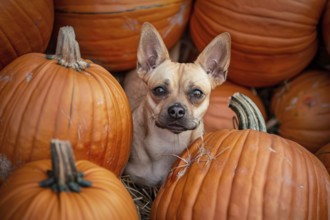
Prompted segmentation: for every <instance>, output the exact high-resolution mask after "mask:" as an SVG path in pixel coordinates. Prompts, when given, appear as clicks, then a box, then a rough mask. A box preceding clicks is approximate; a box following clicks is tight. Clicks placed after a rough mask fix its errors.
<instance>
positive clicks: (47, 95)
mask: <svg viewBox="0 0 330 220" xmlns="http://www.w3.org/2000/svg"><path fill="white" fill-rule="evenodd" d="M45 64H46V65H47V64H48V65H52V63H48V62H47V61H46V63H45ZM48 65H47V66H48ZM43 73H44V71H42V72H41V71H38V74H41V75H42V78H44V77H46V74H43ZM57 73H58V71H56V72H55V73H54V74H52V78H51V77H49V76H47V79H48V80H49V79H51V80H50V81H49V82H48V83H49V85H53V81H54V80H55V78H56V76H58V74H57ZM34 91H35V89H34ZM50 91H51V86H48V88H47V91H46V92H45V98H44V100H43V102H42V105H41V107H40V112H39V114H38V120H37V121H36V127H35V134H38V133H39V125H40V120H41V119H42V118H43V117H42V116H43V114H42V113H43V112H44V111H43V109H44V107H45V102H46V101H47V99H48V98H49V93H50ZM59 91H62V90H59ZM30 99H31V97H30V98H29V102H28V103H31V102H30ZM20 121H21V123H22V122H23V120H20ZM20 128H21V126H20ZM36 139H37V135H34V136H33V140H32V143H31V144H32V146H35V144H36ZM15 149H16V147H15ZM34 150H35V148H34V147H31V150H30V154H29V157H28V160H31V159H32V155H33V153H34ZM15 155H16V154H15Z"/></svg>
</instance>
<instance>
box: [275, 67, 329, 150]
mask: <svg viewBox="0 0 330 220" xmlns="http://www.w3.org/2000/svg"><path fill="white" fill-rule="evenodd" d="M329 93H330V74H329V72H326V71H319V70H309V71H305V72H303V73H302V74H301V75H299V76H298V77H296V78H295V79H293V80H291V81H290V82H288V83H287V84H286V85H284V86H282V87H280V88H278V89H277V90H275V92H274V94H273V97H272V100H271V106H270V107H271V111H272V112H273V114H274V116H275V118H276V119H277V121H278V123H279V128H278V131H277V132H278V133H279V134H280V135H281V136H283V137H285V138H288V139H291V140H293V141H296V142H298V143H299V144H301V145H302V146H304V147H306V148H307V149H308V150H310V151H311V152H313V153H315V152H316V151H317V150H318V149H319V148H320V147H321V146H323V145H325V144H327V143H328V142H330V123H329V122H330V105H329V104H330V96H329Z"/></svg>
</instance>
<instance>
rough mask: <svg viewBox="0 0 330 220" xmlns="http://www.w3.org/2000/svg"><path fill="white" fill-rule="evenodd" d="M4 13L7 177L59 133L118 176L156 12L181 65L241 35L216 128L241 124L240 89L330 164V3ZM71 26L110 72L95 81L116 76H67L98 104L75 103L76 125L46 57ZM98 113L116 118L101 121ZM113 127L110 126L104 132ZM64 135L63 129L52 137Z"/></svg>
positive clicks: (215, 112) (15, 4)
mask: <svg viewBox="0 0 330 220" xmlns="http://www.w3.org/2000/svg"><path fill="white" fill-rule="evenodd" d="M0 10H1V11H2V14H1V15H0V30H1V31H0V32H1V33H0V185H1V184H2V181H3V180H4V179H5V178H6V177H7V176H8V173H9V171H12V170H14V169H16V168H19V167H20V166H23V165H24V164H25V163H27V162H29V161H36V160H40V159H47V158H49V152H48V151H47V152H46V150H43V153H42V154H40V155H39V154H38V155H37V156H35V157H33V153H31V152H32V150H31V149H32V148H36V147H40V146H42V147H40V148H45V146H48V145H49V142H50V140H51V139H52V138H69V139H71V141H72V142H73V147H74V149H75V150H74V151H76V152H75V154H76V156H77V159H87V160H90V161H92V162H94V163H97V164H98V165H100V166H103V167H105V168H107V169H109V170H110V171H111V172H114V173H115V175H116V176H117V177H119V176H120V174H121V171H122V169H123V167H124V165H125V162H126V161H127V159H128V153H127V152H128V148H129V146H130V143H131V138H132V130H131V129H132V127H131V123H132V121H131V120H132V119H131V117H130V115H129V106H128V102H127V98H126V97H125V94H124V91H123V90H122V88H121V86H120V83H121V82H122V80H123V78H124V77H125V74H126V72H128V71H130V70H132V69H134V67H135V65H136V49H137V43H138V38H139V34H140V28H141V26H142V24H143V22H146V21H147V22H150V23H151V24H153V25H154V26H155V27H156V28H157V29H158V31H159V32H160V34H161V35H162V37H163V38H164V41H165V44H166V45H167V47H168V48H174V47H175V45H177V47H176V48H179V49H180V50H179V54H177V55H178V56H177V57H178V61H180V62H193V61H194V59H195V58H196V57H197V55H198V54H199V52H200V51H201V50H202V49H203V48H204V47H205V46H206V45H207V43H208V42H210V41H211V40H212V39H213V38H214V37H215V36H217V35H218V34H219V33H222V32H225V31H226V32H229V33H230V34H231V37H232V60H231V65H230V69H229V73H228V77H229V79H228V82H226V84H224V85H223V86H220V87H218V88H216V89H215V91H214V92H213V93H212V94H211V99H210V105H209V110H208V112H207V113H206V115H205V128H206V131H207V132H209V131H216V130H221V129H227V128H228V129H233V128H237V125H236V123H235V120H234V118H233V117H234V113H233V112H232V110H230V109H229V108H228V106H227V102H226V100H228V98H229V97H230V96H231V95H232V94H234V93H235V92H237V91H240V92H242V93H244V94H246V95H248V96H249V97H251V98H252V99H253V100H254V102H255V103H256V104H257V106H258V107H259V109H261V112H262V114H263V116H264V119H265V120H266V122H267V129H268V132H269V133H274V134H276V135H279V136H282V137H284V138H286V139H288V140H291V141H294V142H297V143H298V144H299V145H301V146H302V147H304V148H305V149H306V150H307V151H309V152H310V153H312V154H315V156H317V158H319V161H320V162H322V163H323V164H324V165H325V166H326V168H327V169H328V171H329V164H330V156H329V155H330V151H329V144H330V34H329V33H330V1H329V0H315V1H309V0H304V1H299V2H297V1H286V0H281V1H275V0H270V1H263V0H258V1H253V2H251V1H248V0H233V1H226V0H157V1H150V0H149V1H147V0H143V1H132V0H118V1H112V0H102V1H101V0H82V1H78V0H69V1H66V0H58V1H53V0H45V1H41V0H35V1H33V4H32V3H30V2H29V3H27V2H26V3H25V2H24V1H23V2H22V1H18V0H2V1H1V3H0ZM63 26H72V27H73V28H74V30H75V34H76V40H77V42H78V43H79V45H80V51H81V57H82V58H83V59H84V60H86V62H88V63H90V65H91V66H92V68H95V69H100V70H99V71H101V72H102V73H101V74H99V73H98V76H101V75H102V77H101V78H102V79H101V78H97V77H95V78H96V79H95V82H88V83H92V84H94V85H96V84H97V83H100V81H107V83H106V84H107V85H109V84H111V86H109V88H108V87H106V86H100V89H99V90H98V91H93V90H92V89H90V88H91V87H89V90H88V89H87V90H88V91H87V90H86V88H88V87H87V84H88V83H86V84H84V83H77V82H78V81H79V80H75V79H74V77H68V79H67V80H68V81H67V87H66V88H67V91H69V90H71V89H72V87H70V86H72V85H73V84H72V83H73V82H74V83H77V84H76V85H77V87H76V89H77V88H80V87H78V86H81V88H80V89H79V91H80V92H81V95H77V98H79V97H81V98H80V99H81V102H84V100H83V99H84V98H83V97H84V95H83V94H84V92H86V91H87V92H88V94H89V95H86V100H85V101H87V103H90V104H86V105H82V104H81V103H80V104H79V103H76V104H74V106H73V108H70V106H69V105H66V106H67V107H68V106H69V107H68V108H67V109H66V110H65V111H66V114H68V113H67V112H70V111H74V112H73V115H76V116H75V117H76V118H74V120H76V121H73V122H72V123H73V124H72V127H69V128H68V127H67V119H65V118H64V117H62V118H61V114H62V113H63V112H62V113H61V112H60V111H59V112H55V110H60V109H57V108H56V107H54V106H52V104H56V105H57V106H59V105H60V104H58V103H60V102H61V101H63V102H65V103H66V104H68V103H70V99H67V100H65V99H64V98H63V97H60V96H59V95H58V96H57V95H56V92H57V90H56V89H57V88H60V87H57V85H56V84H54V82H53V81H51V80H52V77H53V76H52V75H51V73H52V72H56V71H59V70H54V68H53V69H45V66H46V64H38V62H41V61H40V60H42V59H43V58H44V57H43V56H45V54H55V52H56V51H55V49H56V43H57V37H58V32H59V29H60V27H63ZM30 57H33V58H30ZM42 62H44V61H42ZM53 63H55V61H54V62H53ZM35 70H37V72H38V73H43V74H46V73H47V74H48V77H47V79H46V78H44V79H43V81H41V80H40V83H39V84H38V85H37V84H36V85H35V86H34V87H33V88H29V87H28V86H27V85H30V84H28V83H29V82H30V80H31V77H34V76H37V75H38V74H37V72H33V71H35ZM47 71H51V72H47ZM67 71H68V72H70V70H67ZM20 72H21V73H20ZM35 73H36V74H35ZM19 74H21V75H19ZM34 74H35V75H34ZM89 74H92V73H89ZM105 75H108V76H105ZM17 77H18V78H17ZM79 77H80V76H79ZM69 78H70V79H69ZM33 79H34V78H33ZM79 79H80V78H79ZM13 80H14V81H13ZM69 80H73V81H69ZM80 81H83V79H81V80H80ZM96 82H97V83H96ZM46 85H47V86H50V85H53V89H52V91H53V92H54V93H53V94H52V93H50V92H49V91H51V90H49V91H48V90H47V91H46V89H47V86H46ZM110 87H111V88H110ZM63 88H64V87H63ZM33 89H34V90H33ZM43 89H44V90H43ZM59 90H60V89H59ZM42 91H44V93H42ZM28 94H30V96H28ZM79 94H80V93H79ZM47 95H50V97H52V99H53V98H55V97H56V96H57V100H58V103H54V102H53V101H52V100H51V98H49V97H48V98H47ZM100 96H102V97H105V98H104V100H107V105H108V107H109V106H110V107H109V108H110V110H109V109H102V110H100V108H99V104H100V102H98V101H99V100H100ZM24 97H26V99H24ZM87 97H88V98H87ZM101 99H102V98H101ZM102 100H103V99H102ZM108 101H109V102H108ZM71 102H72V101H71ZM88 107H91V108H88ZM52 111H53V115H57V116H58V117H59V118H61V119H59V121H56V119H55V116H54V117H53V119H52V120H48V119H44V118H43V117H47V115H46V114H44V113H45V112H47V114H48V113H49V112H52ZM93 111H95V112H97V113H95V112H94V113H93ZM39 112H43V114H44V115H43V116H42V117H41V116H40V114H41V113H39ZM70 114H71V113H70ZM79 114H85V115H88V116H90V117H89V118H88V120H89V121H90V122H88V123H87V124H88V129H89V130H86V131H85V132H86V133H88V134H89V137H90V138H85V139H84V140H82V139H77V135H78V133H79V132H78V130H79V129H81V126H80V125H81V124H79V123H80V122H79V117H81V116H79ZM100 114H103V115H104V116H102V117H104V118H107V120H108V121H106V122H104V120H103V119H100V118H101V117H100V118H93V115H100ZM62 116H63V115H62ZM86 120H87V119H86ZM101 121H102V122H103V124H102V125H99V124H100V122H101ZM58 123H62V124H63V125H64V126H61V124H59V125H58ZM79 126H80V127H79ZM97 126H99V127H97ZM59 127H61V128H62V129H64V130H65V131H64V130H59ZM105 127H107V129H109V130H111V133H110V132H109V133H107V134H106V135H105V136H102V135H103V134H102V129H103V128H105ZM56 129H57V130H56ZM93 129H94V130H93ZM95 129H96V130H95ZM37 131H38V132H39V133H37ZM55 133H57V134H58V136H56V137H54V134H55ZM110 142H111V143H112V142H113V143H114V145H116V146H117V145H118V146H119V145H120V146H122V149H124V150H123V152H114V151H115V150H114V151H113V152H110V151H109V152H108V153H107V154H108V156H105V155H103V156H102V155H101V154H102V152H101V153H100V152H99V151H100V150H99V149H100V148H98V147H99V146H100V145H102V149H103V151H104V152H105V150H104V148H106V147H105V146H108V145H109V147H111V149H115V147H114V146H113V145H111V144H110ZM110 145H111V146H110ZM45 149H46V148H45ZM47 149H48V148H47ZM79 149H80V151H79ZM81 149H91V152H94V153H95V152H96V153H95V154H94V155H93V153H90V152H87V151H86V152H85V150H81ZM93 150H94V151H93ZM313 160H314V159H313ZM327 190H329V189H327ZM329 204H330V201H328V206H329ZM0 216H1V213H0Z"/></svg>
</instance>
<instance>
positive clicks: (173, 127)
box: [156, 121, 199, 134]
mask: <svg viewBox="0 0 330 220" xmlns="http://www.w3.org/2000/svg"><path fill="white" fill-rule="evenodd" d="M198 125H199V123H193V122H192V123H190V124H189V125H183V124H181V123H180V122H178V121H173V122H169V123H166V124H161V123H159V122H157V121H156V126H157V127H159V128H163V129H167V130H169V131H171V132H173V133H174V134H180V133H181V132H183V131H187V130H194V129H195V128H196V127H197V126H198Z"/></svg>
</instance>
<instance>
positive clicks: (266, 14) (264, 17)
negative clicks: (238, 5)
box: [198, 1, 318, 26]
mask: <svg viewBox="0 0 330 220" xmlns="http://www.w3.org/2000/svg"><path fill="white" fill-rule="evenodd" d="M204 4H205V5H207V4H209V5H211V6H209V7H212V8H218V9H220V10H219V11H221V12H223V11H222V9H224V10H227V11H230V12H232V13H234V14H237V15H244V16H247V17H252V18H255V17H256V18H259V17H262V18H263V19H267V20H275V21H280V22H283V23H287V20H285V19H282V18H281V17H280V16H277V17H275V16H274V17H272V16H270V13H269V12H272V10H266V9H265V13H260V14H258V13H256V14H253V15H252V14H251V12H250V13H245V12H243V11H239V10H236V9H235V7H232V8H230V7H228V6H227V7H226V6H225V5H219V4H214V3H213V4H212V3H211V2H210V1H205V3H204ZM198 9H199V10H203V9H204V8H203V7H199V8H198ZM256 12H261V10H259V11H256ZM204 14H205V15H208V14H209V13H208V12H204ZM275 14H276V13H275ZM285 14H289V15H295V17H299V19H296V20H294V22H295V23H298V22H299V21H300V22H301V18H300V17H304V18H305V19H307V20H309V17H307V16H303V15H300V14H297V13H293V12H290V11H285ZM290 17H291V18H292V16H290ZM310 20H311V21H310V23H303V22H301V23H300V24H301V25H304V26H305V25H306V26H309V25H315V24H316V23H317V20H318V18H316V19H310Z"/></svg>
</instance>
